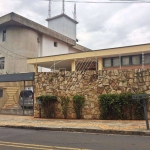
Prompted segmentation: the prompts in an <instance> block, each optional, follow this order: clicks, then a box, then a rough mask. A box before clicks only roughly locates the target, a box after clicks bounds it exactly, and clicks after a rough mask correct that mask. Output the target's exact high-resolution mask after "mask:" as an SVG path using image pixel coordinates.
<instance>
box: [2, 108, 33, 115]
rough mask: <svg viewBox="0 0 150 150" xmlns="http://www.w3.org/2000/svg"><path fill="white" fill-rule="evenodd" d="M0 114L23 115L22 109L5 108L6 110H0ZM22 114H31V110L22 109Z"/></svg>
mask: <svg viewBox="0 0 150 150" xmlns="http://www.w3.org/2000/svg"><path fill="white" fill-rule="evenodd" d="M0 114H7V115H10V114H11V115H23V109H7V110H3V109H2V110H0ZM24 115H27V116H33V110H32V109H30V110H26V109H25V110H24Z"/></svg>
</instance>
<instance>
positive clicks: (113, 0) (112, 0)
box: [40, 0, 150, 3]
mask: <svg viewBox="0 0 150 150" xmlns="http://www.w3.org/2000/svg"><path fill="white" fill-rule="evenodd" d="M40 1H49V0H40ZM52 1H53V2H62V1H61V0H52ZM65 2H66V3H150V1H148V0H147V1H146V0H144V1H142V0H120V1H119V0H110V1H76V0H72V1H71V0H66V1H65Z"/></svg>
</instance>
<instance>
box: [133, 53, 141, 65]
mask: <svg viewBox="0 0 150 150" xmlns="http://www.w3.org/2000/svg"><path fill="white" fill-rule="evenodd" d="M140 63H141V59H140V55H137V56H132V65H139V64H140Z"/></svg>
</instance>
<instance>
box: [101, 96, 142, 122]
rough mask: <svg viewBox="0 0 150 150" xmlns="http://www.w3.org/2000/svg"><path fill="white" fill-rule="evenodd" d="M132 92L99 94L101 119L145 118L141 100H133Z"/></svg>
mask: <svg viewBox="0 0 150 150" xmlns="http://www.w3.org/2000/svg"><path fill="white" fill-rule="evenodd" d="M132 95H133V94H132V93H121V94H102V95H100V96H99V109H100V119H111V120H114V119H122V120H129V119H143V118H144V111H143V107H142V101H141V100H132Z"/></svg>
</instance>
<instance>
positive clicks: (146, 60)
mask: <svg viewBox="0 0 150 150" xmlns="http://www.w3.org/2000/svg"><path fill="white" fill-rule="evenodd" d="M144 64H150V54H148V55H144Z"/></svg>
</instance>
